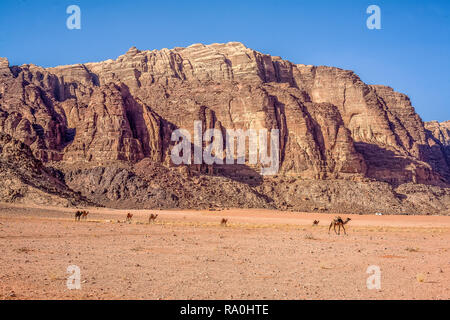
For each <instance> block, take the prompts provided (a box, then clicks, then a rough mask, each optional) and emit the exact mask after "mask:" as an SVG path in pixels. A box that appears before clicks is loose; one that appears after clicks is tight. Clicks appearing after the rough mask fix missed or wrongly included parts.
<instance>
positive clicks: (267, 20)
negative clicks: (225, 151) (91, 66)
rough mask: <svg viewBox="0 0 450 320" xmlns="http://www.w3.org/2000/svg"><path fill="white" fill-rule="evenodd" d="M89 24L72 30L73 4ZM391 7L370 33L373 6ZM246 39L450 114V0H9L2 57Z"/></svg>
mask: <svg viewBox="0 0 450 320" xmlns="http://www.w3.org/2000/svg"><path fill="white" fill-rule="evenodd" d="M72 4H75V5H78V6H79V7H80V8H81V30H69V29H67V27H66V20H67V18H68V16H69V15H68V14H67V13H66V8H67V7H68V6H69V5H72ZM371 4H375V5H378V6H379V7H380V8H381V26H382V29H381V30H369V29H368V28H367V27H366V20H367V18H368V17H369V15H368V14H367V13H366V8H367V7H368V6H369V5H371ZM228 41H240V42H242V43H244V44H245V45H246V46H247V47H250V48H252V49H255V50H258V51H261V52H264V53H268V54H272V55H278V56H281V57H283V58H284V59H287V60H290V61H292V62H294V63H303V64H313V65H329V66H336V67H340V68H344V69H350V70H354V71H355V72H356V73H357V74H358V75H359V76H360V77H361V79H362V80H363V81H365V82H366V83H369V84H385V85H389V86H391V87H393V88H394V89H395V90H396V91H400V92H403V93H406V94H407V95H409V96H410V98H411V100H412V103H413V105H414V107H415V108H416V111H417V112H418V113H419V114H420V116H421V117H422V119H423V120H424V121H429V120H439V121H444V120H450V1H449V0H441V1H438V0H428V1H415V0H389V1H379V0H371V1H362V0H354V1H348V0H340V1H336V0H307V1H302V0H295V1H287V0H278V1H265V0H259V1H254V0H250V1H246V0H240V1H234V0H232V1H214V0H209V1H195V0H190V1H176V0H175V1H164V2H163V1H148V0H147V1H144V0H139V1H131V0H128V1H117V0H108V1H105V0H82V1H76V0H68V1H66V0H11V1H10V0H1V1H0V56H2V57H7V58H8V59H9V61H10V64H11V65H20V64H24V63H34V64H36V65H41V66H44V67H48V66H55V65H61V64H72V63H80V62H81V63H83V62H90V61H101V60H105V59H110V58H113V59H114V58H116V57H117V56H119V55H120V54H123V53H124V52H126V51H127V50H128V48H130V47H131V46H133V45H134V46H136V47H137V48H139V49H142V50H145V49H161V48H173V47H176V46H187V45H190V44H192V43H199V42H201V43H205V44H208V43H214V42H228Z"/></svg>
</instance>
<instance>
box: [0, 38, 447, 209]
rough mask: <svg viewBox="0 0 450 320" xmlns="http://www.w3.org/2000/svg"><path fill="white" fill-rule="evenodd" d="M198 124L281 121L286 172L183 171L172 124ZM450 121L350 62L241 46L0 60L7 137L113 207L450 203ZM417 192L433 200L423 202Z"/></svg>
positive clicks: (264, 125)
mask: <svg viewBox="0 0 450 320" xmlns="http://www.w3.org/2000/svg"><path fill="white" fill-rule="evenodd" d="M196 120H200V121H202V127H203V128H205V129H206V128H209V129H218V130H220V131H222V132H224V131H225V130H226V129H244V130H246V129H250V128H252V129H278V130H279V132H280V140H279V144H280V161H281V167H280V170H279V172H278V174H277V175H276V176H264V177H263V176H261V175H260V174H259V170H258V168H257V167H255V166H252V165H249V164H248V163H247V164H245V165H214V166H213V167H206V166H204V165H201V166H190V167H183V166H182V167H176V166H175V165H174V164H173V163H171V159H170V150H171V148H172V147H173V145H174V142H172V141H171V135H172V132H173V131H174V130H175V129H177V128H184V129H187V130H188V131H189V132H190V133H191V134H193V126H194V121H196ZM448 128H449V126H448V123H447V125H445V123H444V124H441V125H439V124H435V123H432V124H424V123H423V122H422V120H421V119H420V117H419V116H418V115H417V114H416V113H415V111H414V108H413V107H412V105H411V102H410V100H409V98H408V97H407V96H405V95H403V94H401V93H397V92H395V91H394V90H393V89H391V88H389V87H386V86H380V85H367V84H365V83H364V82H362V81H361V80H360V79H359V77H358V76H357V75H356V74H354V73H353V72H352V71H348V70H342V69H338V68H333V67H324V66H320V67H316V66H307V65H301V64H294V63H291V62H289V61H286V60H283V59H282V58H280V57H272V56H270V55H266V54H262V53H259V52H257V51H254V50H252V49H249V48H247V47H245V46H244V45H243V44H241V43H236V42H231V43H227V44H211V45H203V44H195V45H192V46H189V47H187V48H174V49H171V50H169V49H162V50H153V51H140V50H138V49H136V48H135V47H133V48H131V49H130V50H129V51H128V52H127V53H125V54H124V55H122V56H119V57H118V58H117V59H116V60H107V61H103V62H98V63H86V64H78V65H70V66H59V67H55V68H41V67H38V66H34V65H22V66H9V63H8V60H6V59H4V58H2V59H0V132H5V133H7V134H9V135H11V136H13V137H14V138H16V139H18V140H20V141H23V142H24V143H25V144H27V145H28V146H30V148H31V150H33V153H34V155H35V157H36V158H38V159H40V160H42V161H43V162H44V163H45V164H46V165H47V166H51V167H55V168H59V169H60V170H61V171H63V172H64V173H65V177H64V179H65V182H66V183H67V184H68V185H69V186H71V187H72V188H74V189H75V190H77V191H80V192H81V193H82V194H83V195H85V196H86V197H90V199H93V200H95V201H97V202H101V203H103V204H107V205H110V206H128V207H130V206H137V207H190V208H196V207H208V206H217V207H230V206H244V207H272V208H282V209H296V210H314V209H315V208H316V209H317V210H319V209H320V208H325V209H327V210H335V211H336V210H337V211H339V210H341V211H342V210H344V211H345V210H347V211H349V210H350V211H351V210H352V208H353V209H355V208H356V207H355V206H354V204H355V202H358V205H359V207H358V210H361V211H366V212H367V211H379V208H380V207H383V208H384V210H385V211H387V212H399V213H400V212H420V213H434V212H441V211H443V210H447V209H448V206H449V205H450V202H447V200H449V199H448V194H449V193H450V191H449V189H448V186H449V185H448V183H449V182H450V169H449V167H450V156H449V151H448V141H449V138H448V137H449V134H448V130H449V129H448ZM200 181H201V184H200V185H201V186H202V187H199V184H198V183H200ZM223 192H227V195H224V194H221V193H223ZM403 192H404V193H403ZM417 193H419V194H424V195H429V197H431V198H432V199H433V200H430V201H429V203H425V204H423V203H419V202H420V201H421V200H420V201H419V200H417V199H422V198H421V197H418V196H415V197H412V196H410V195H411V194H417ZM362 195H364V196H367V197H368V198H367V199H366V200H365V201H360V198H361V196H362ZM424 197H425V196H424ZM431 198H430V199H431ZM305 199H308V200H305Z"/></svg>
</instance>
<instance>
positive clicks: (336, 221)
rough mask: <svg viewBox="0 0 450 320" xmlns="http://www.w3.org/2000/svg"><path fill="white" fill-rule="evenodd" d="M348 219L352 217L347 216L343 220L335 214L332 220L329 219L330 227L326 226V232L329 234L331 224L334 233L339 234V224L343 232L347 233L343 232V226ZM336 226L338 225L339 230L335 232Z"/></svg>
mask: <svg viewBox="0 0 450 320" xmlns="http://www.w3.org/2000/svg"><path fill="white" fill-rule="evenodd" d="M350 220H352V219H350V218H347V219H346V220H345V221H344V220H342V218H341V217H339V216H337V217H336V218H334V220H333V221H331V224H330V227H329V228H328V234H330V230H331V227H332V226H333V228H334V233H336V234H338V235H339V234H341V226H342V229H344V234H345V235H347V233H346V232H345V227H344V225H345V224H347V223H348V222H349V221H350ZM336 226H339V232H336Z"/></svg>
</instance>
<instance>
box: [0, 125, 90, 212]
mask: <svg viewBox="0 0 450 320" xmlns="http://www.w3.org/2000/svg"><path fill="white" fill-rule="evenodd" d="M0 201H5V202H19V203H28V204H30V203H35V204H41V205H42V204H45V205H48V204H51V205H63V206H74V205H95V203H93V202H91V201H88V200H86V199H85V198H84V197H82V196H81V195H80V194H78V193H76V192H74V191H73V190H71V189H70V188H69V187H67V185H66V184H65V182H64V181H63V179H62V175H61V173H60V172H58V171H56V170H53V169H51V168H46V167H45V166H44V165H43V164H42V162H41V161H39V160H38V159H36V158H35V157H34V156H33V154H32V152H31V150H30V148H29V147H28V146H27V145H26V144H24V143H23V142H20V141H18V140H16V139H14V138H12V137H11V136H10V135H8V134H5V133H1V132H0Z"/></svg>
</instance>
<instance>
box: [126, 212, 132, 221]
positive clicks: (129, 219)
mask: <svg viewBox="0 0 450 320" xmlns="http://www.w3.org/2000/svg"><path fill="white" fill-rule="evenodd" d="M131 218H133V214H132V213H129V212H128V214H127V221H130V222H131Z"/></svg>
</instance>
